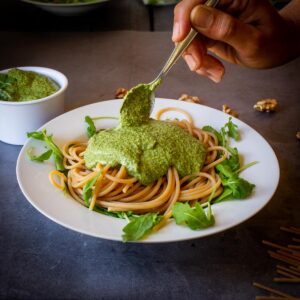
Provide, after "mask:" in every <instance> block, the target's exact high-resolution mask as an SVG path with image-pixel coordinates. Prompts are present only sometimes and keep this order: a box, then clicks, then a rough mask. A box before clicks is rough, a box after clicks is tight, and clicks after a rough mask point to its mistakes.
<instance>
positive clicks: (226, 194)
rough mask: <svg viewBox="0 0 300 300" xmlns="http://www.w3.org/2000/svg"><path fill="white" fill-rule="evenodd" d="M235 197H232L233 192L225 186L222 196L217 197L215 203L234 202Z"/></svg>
mask: <svg viewBox="0 0 300 300" xmlns="http://www.w3.org/2000/svg"><path fill="white" fill-rule="evenodd" d="M232 199H233V196H232V190H231V189H230V188H229V187H227V186H225V188H224V190H223V192H222V194H221V195H220V196H219V197H217V198H216V199H214V200H213V203H220V202H224V201H228V200H232Z"/></svg>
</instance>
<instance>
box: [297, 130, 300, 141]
mask: <svg viewBox="0 0 300 300" xmlns="http://www.w3.org/2000/svg"><path fill="white" fill-rule="evenodd" d="M296 137H297V139H298V140H300V131H298V132H297V134H296Z"/></svg>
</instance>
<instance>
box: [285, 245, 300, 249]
mask: <svg viewBox="0 0 300 300" xmlns="http://www.w3.org/2000/svg"><path fill="white" fill-rule="evenodd" d="M288 248H291V249H300V246H298V245H288Z"/></svg>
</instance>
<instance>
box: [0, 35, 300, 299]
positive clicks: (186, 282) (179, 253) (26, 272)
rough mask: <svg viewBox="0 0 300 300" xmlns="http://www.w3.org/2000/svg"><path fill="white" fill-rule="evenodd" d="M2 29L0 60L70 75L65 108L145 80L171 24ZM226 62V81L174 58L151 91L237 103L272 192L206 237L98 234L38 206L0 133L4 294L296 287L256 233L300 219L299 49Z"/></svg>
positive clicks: (268, 235) (90, 295)
mask: <svg viewBox="0 0 300 300" xmlns="http://www.w3.org/2000/svg"><path fill="white" fill-rule="evenodd" d="M0 40H1V47H0V57H1V59H0V69H4V68H8V67H12V66H22V65H23V66H24V65H38V66H46V67H51V68H54V69H58V70H60V71H62V72H63V73H65V74H66V76H67V77H68V78H69V84H70V85H69V89H68V94H67V101H66V110H70V109H73V108H76V107H79V106H82V105H85V104H89V103H93V102H96V101H102V100H107V99H112V98H113V97H114V91H115V89H116V88H117V87H120V86H124V87H131V86H133V85H135V84H137V83H139V82H143V81H145V82H148V81H150V80H151V79H152V78H153V77H154V76H155V75H156V74H157V72H158V70H159V68H160V67H161V65H162V63H163V62H164V60H165V59H166V56H167V55H168V54H169V51H170V50H171V49H172V43H171V41H170V33H169V32H164V33H160V32H156V33H151V32H136V31H113V32H73V33H66V32H52V33H39V32H36V33H29V32H23V33H17V32H2V33H0ZM226 67H227V68H226V70H227V72H226V75H225V77H224V80H223V81H222V82H221V83H220V84H214V83H212V82H210V81H209V80H208V79H206V78H202V77H199V76H197V75H196V74H193V73H192V72H190V71H188V68H187V67H186V66H185V64H184V63H183V62H182V61H180V62H179V63H178V64H177V65H176V66H175V67H174V69H172V70H171V72H170V74H169V75H168V77H167V78H166V80H165V82H164V84H163V86H162V87H161V88H160V89H159V90H158V93H157V96H160V97H166V98H175V99H176V98H178V97H179V96H180V95H181V94H182V93H187V94H190V95H197V96H199V97H201V98H203V101H204V104H206V105H209V106H211V107H215V108H218V109H220V108H221V105H222V104H224V103H227V104H228V105H230V106H231V107H232V108H234V109H235V110H237V111H238V112H239V113H240V119H241V120H243V121H245V122H246V123H248V124H249V125H250V126H252V127H253V128H255V129H256V130H257V131H258V132H260V133H261V134H262V135H263V136H264V137H265V138H266V139H267V141H268V142H269V143H270V144H271V146H272V147H273V149H274V150H275V152H276V154H277V157H278V160H279V163H280V169H281V178H280V183H279V187H278V190H277V192H276V193H275V195H274V197H273V198H272V200H271V201H270V203H269V204H268V205H267V206H266V207H265V208H264V209H263V210H262V211H261V212H259V213H258V214H257V215H256V216H254V217H253V218H251V219H250V220H248V221H246V222H245V223H243V224H241V225H239V226H237V227H235V228H232V229H230V230H228V231H226V232H223V233H219V234H217V235H214V236H210V237H207V238H203V239H198V240H193V241H185V242H178V243H169V244H124V243H120V242H112V241H107V240H102V239H97V238H93V237H89V236H87V235H83V234H79V233H77V232H73V231H71V230H68V229H66V228H64V227H62V226H60V225H57V224H56V223H54V222H52V221H50V220H49V219H47V218H46V217H44V216H43V215H41V214H40V213H39V212H38V211H36V210H35V209H34V208H33V207H32V206H31V205H30V204H29V202H28V201H27V200H26V199H25V197H24V196H23V195H22V193H21V191H20V189H19V187H18V183H17V180H16V175H15V166H16V160H17V156H18V153H19V151H20V147H18V146H11V145H7V144H4V143H1V142H0V153H1V155H0V201H1V209H0V266H1V267H0V268H1V273H0V298H19V299H145V298H151V299H167V298H168V299H228V300H231V299H254V297H255V295H258V294H264V292H260V291H258V290H257V289H256V288H254V287H252V282H253V281H258V282H261V283H264V284H267V285H269V286H273V287H276V288H278V289H281V290H283V291H286V292H290V293H292V294H294V295H297V294H298V295H299V294H300V288H299V285H298V286H296V285H288V284H282V285H279V284H277V285H276V284H274V283H272V278H273V277H274V276H275V264H276V263H275V261H272V260H271V259H270V258H268V255H267V251H266V248H265V247H264V246H263V245H262V244H261V240H262V239H269V240H273V241H276V242H279V243H280V242H282V243H283V242H285V241H287V240H288V236H287V234H284V233H283V232H281V231H280V230H279V227H280V226H281V225H295V226H297V225H298V226H299V223H300V209H299V208H300V205H299V201H300V197H299V194H300V193H299V192H300V191H299V186H300V184H299V183H300V175H299V174H300V173H299V169H300V163H299V161H300V160H299V150H300V141H299V140H297V139H296V137H295V134H296V132H297V131H299V130H300V122H299V113H300V101H299V98H300V84H299V68H300V59H298V60H296V61H293V62H291V63H289V64H287V65H285V66H282V67H279V68H275V69H272V70H264V71H257V70H250V69H245V68H242V67H239V66H229V65H226ZM261 98H276V99H278V101H279V109H278V112H276V113H271V114H262V113H259V112H255V111H254V110H253V109H252V106H253V104H254V103H255V102H256V101H257V100H259V99H261ZM0 117H1V116H0ZM8 130H9V129H8ZM257 151H260V150H259V149H257ZM41 197H42V195H41ZM247 201H251V199H249V200H247Z"/></svg>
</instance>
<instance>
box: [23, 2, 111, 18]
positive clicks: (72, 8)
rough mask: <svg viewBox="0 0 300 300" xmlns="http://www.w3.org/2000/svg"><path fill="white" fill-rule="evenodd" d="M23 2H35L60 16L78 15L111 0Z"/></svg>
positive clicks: (34, 3)
mask: <svg viewBox="0 0 300 300" xmlns="http://www.w3.org/2000/svg"><path fill="white" fill-rule="evenodd" d="M22 1H23V2H26V3H29V4H33V5H35V6H37V7H39V8H41V9H43V10H45V11H48V12H50V13H52V14H55V15H59V16H77V15H81V14H83V13H86V12H88V11H91V10H94V9H96V8H98V7H99V6H100V5H101V4H102V3H103V2H107V1H109V0H95V1H93V2H87V3H47V2H45V3H44V2H38V1H34V0H22Z"/></svg>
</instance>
